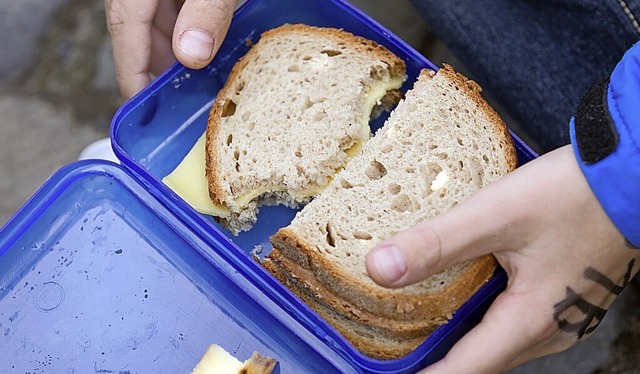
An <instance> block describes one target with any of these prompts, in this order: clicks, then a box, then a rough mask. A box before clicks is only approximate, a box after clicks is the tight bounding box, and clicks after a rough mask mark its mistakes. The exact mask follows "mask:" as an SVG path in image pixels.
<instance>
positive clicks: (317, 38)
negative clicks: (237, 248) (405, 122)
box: [206, 25, 405, 233]
mask: <svg viewBox="0 0 640 374" xmlns="http://www.w3.org/2000/svg"><path fill="white" fill-rule="evenodd" d="M404 79H405V63H404V61H403V60H402V59H400V58H398V57H397V56H395V55H394V54H393V53H391V52H390V51H389V50H387V49H386V48H384V47H382V46H380V45H378V44H376V43H375V42H373V41H370V40H367V39H364V38H361V37H358V36H355V35H353V34H350V33H348V32H346V31H343V30H338V29H333V28H319V27H312V26H307V25H285V26H281V27H278V28H276V29H272V30H269V31H267V32H265V33H264V34H262V36H261V37H260V40H259V41H258V43H256V44H255V45H254V46H253V47H252V48H251V49H250V50H249V52H248V53H247V54H246V55H245V56H244V57H243V58H242V59H241V60H240V61H239V62H238V63H236V65H235V66H234V67H233V69H232V71H231V73H230V75H229V77H228V79H227V82H226V84H225V86H224V87H223V88H222V89H221V90H220V91H219V93H218V95H217V97H216V101H215V103H214V105H213V107H212V109H211V112H210V115H209V121H208V125H207V130H206V175H207V179H208V184H209V194H210V197H211V199H212V201H213V202H214V203H215V204H217V205H222V206H224V207H226V208H227V209H228V210H229V212H230V214H229V215H228V216H227V217H226V218H224V217H223V218H221V222H222V223H223V225H225V226H227V227H228V228H229V229H230V230H231V231H233V232H236V233H237V232H239V231H242V230H247V229H249V228H250V227H251V226H252V225H253V223H255V220H256V213H257V209H258V206H259V205H260V204H263V203H270V204H284V205H289V206H297V205H299V204H302V203H306V202H307V201H308V200H310V198H311V197H313V196H315V195H317V194H318V193H320V192H321V191H322V190H323V189H324V188H325V187H326V186H327V185H328V184H329V182H330V181H331V179H332V178H333V176H334V174H335V173H336V172H338V171H339V170H341V169H342V168H343V167H344V166H345V165H346V164H347V162H348V160H349V159H350V158H351V157H352V156H353V155H355V154H357V153H358V152H359V151H360V149H361V146H362V144H363V143H364V142H365V141H366V140H368V139H369V137H370V132H371V131H370V129H369V119H370V117H371V115H372V112H373V113H374V114H378V113H379V109H380V108H381V107H386V108H390V107H392V106H394V105H395V104H396V103H397V102H398V101H399V100H400V97H401V95H400V91H399V88H400V87H401V85H402V83H403V81H404Z"/></svg>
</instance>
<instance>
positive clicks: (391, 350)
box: [262, 259, 426, 360]
mask: <svg viewBox="0 0 640 374" xmlns="http://www.w3.org/2000/svg"><path fill="white" fill-rule="evenodd" d="M262 264H263V266H264V267H265V268H266V269H267V270H268V271H269V272H270V273H271V274H273V276H274V277H276V279H278V280H279V281H280V282H281V283H282V284H284V285H285V286H287V288H289V289H290V290H293V291H294V293H296V294H297V295H298V297H300V299H302V301H304V302H305V304H307V305H308V306H309V307H311V308H312V309H313V310H314V311H315V312H316V313H318V315H319V316H320V317H322V318H323V319H324V320H325V321H327V322H328V323H329V324H330V325H331V326H333V328H335V329H336V330H337V331H338V332H339V333H340V334H341V335H342V336H343V337H344V338H345V339H347V340H348V341H349V343H351V345H353V347H354V348H356V349H357V350H358V351H360V352H362V353H363V354H365V355H367V356H369V357H373V358H376V359H379V360H395V359H398V358H400V357H403V356H406V355H407V354H409V353H411V352H412V351H413V350H415V349H416V348H417V347H418V346H419V345H420V344H422V343H423V342H424V340H425V339H426V336H418V337H414V338H405V339H402V338H401V339H394V338H390V337H388V336H387V335H385V334H380V333H379V330H371V329H369V328H367V326H363V325H361V324H358V323H357V322H355V321H353V320H351V319H350V318H347V317H344V316H343V315H340V314H338V313H336V312H335V310H333V309H332V308H330V307H328V306H327V305H326V304H322V303H318V302H317V299H316V298H314V297H312V296H310V295H309V294H307V293H305V292H301V293H299V294H298V293H297V292H295V290H296V289H297V286H296V285H295V284H294V283H292V282H291V279H290V278H288V277H287V276H286V275H285V274H284V273H283V272H282V271H281V270H280V269H279V268H278V266H277V265H276V264H275V263H273V262H272V261H271V260H269V259H267V260H266V261H263V262H262Z"/></svg>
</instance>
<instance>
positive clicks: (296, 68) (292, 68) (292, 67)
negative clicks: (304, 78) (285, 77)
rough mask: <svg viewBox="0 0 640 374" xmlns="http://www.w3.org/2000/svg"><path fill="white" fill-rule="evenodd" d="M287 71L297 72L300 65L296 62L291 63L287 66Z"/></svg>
mask: <svg viewBox="0 0 640 374" xmlns="http://www.w3.org/2000/svg"><path fill="white" fill-rule="evenodd" d="M287 71H288V72H290V73H299V72H300V67H299V66H298V65H296V64H293V65H289V67H288V68H287Z"/></svg>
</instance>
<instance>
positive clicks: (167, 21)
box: [153, 0, 179, 45]
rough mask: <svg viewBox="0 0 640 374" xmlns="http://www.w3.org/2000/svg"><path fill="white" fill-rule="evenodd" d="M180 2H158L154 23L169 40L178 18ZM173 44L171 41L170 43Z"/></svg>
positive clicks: (165, 0)
mask: <svg viewBox="0 0 640 374" xmlns="http://www.w3.org/2000/svg"><path fill="white" fill-rule="evenodd" d="M178 9H179V7H178V4H176V2H175V1H171V0H161V1H160V2H159V3H158V11H157V12H156V17H155V18H154V20H153V25H154V26H155V27H156V28H157V29H158V30H159V31H161V32H162V34H164V36H165V37H166V38H167V40H169V41H170V40H171V37H172V36H173V28H174V26H175V24H176V20H177V19H178ZM169 45H171V43H169Z"/></svg>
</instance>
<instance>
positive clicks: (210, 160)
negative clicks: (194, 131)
mask: <svg viewBox="0 0 640 374" xmlns="http://www.w3.org/2000/svg"><path fill="white" fill-rule="evenodd" d="M290 33H308V34H315V35H318V36H321V37H323V38H330V39H335V40H337V41H339V42H342V43H345V44H346V45H348V46H350V47H351V48H352V49H354V50H356V51H358V52H360V53H363V54H367V55H369V56H371V58H373V59H378V60H380V61H382V62H383V63H385V64H386V65H387V66H388V71H389V73H390V74H391V76H404V75H405V70H406V64H405V62H404V61H403V60H402V59H400V58H399V57H397V56H396V55H395V54H393V53H392V52H391V51H389V50H388V49H386V48H385V47H383V46H381V45H379V44H378V43H376V42H374V41H372V40H368V39H366V38H363V37H360V36H356V35H354V34H351V33H349V32H347V31H344V30H342V29H335V28H329V27H315V26H309V25H304V24H294V25H284V26H280V27H277V28H274V29H271V30H267V31H265V32H264V33H263V34H262V35H261V37H260V40H262V39H265V38H272V37H277V36H278V35H280V34H284V35H286V34H290ZM259 48H260V43H259V42H258V43H256V44H254V45H253V46H252V47H251V49H249V51H248V52H247V54H246V55H245V56H243V57H242V58H240V59H239V60H238V62H237V63H236V64H235V65H234V66H233V68H232V69H231V72H230V73H229V76H228V78H227V81H226V83H225V85H224V87H222V89H220V90H219V91H218V94H217V96H216V100H215V102H214V104H213V106H212V108H211V110H210V112H209V117H208V121H207V122H208V123H207V129H206V145H205V149H206V152H205V153H206V160H205V162H206V166H205V172H206V176H207V181H208V183H209V196H210V198H211V200H212V201H213V203H214V204H219V205H226V204H225V201H228V198H229V196H227V193H226V192H225V189H224V187H223V186H222V184H221V183H222V182H221V177H220V173H219V170H220V163H221V160H219V159H217V158H216V152H215V147H216V146H215V145H216V144H218V143H217V142H218V141H219V140H220V139H219V134H220V131H219V130H220V119H221V118H222V117H223V114H224V111H225V108H226V106H227V105H228V104H229V101H230V100H229V98H230V97H231V93H232V92H231V91H232V90H233V87H234V82H235V81H236V79H237V78H238V76H239V74H240V72H241V71H242V70H244V69H245V67H246V66H247V64H248V63H250V62H251V61H252V60H253V59H254V58H255V57H256V56H257V55H258V53H259ZM371 74H372V75H373V74H375V72H371ZM390 97H391V98H395V99H397V100H399V99H400V95H397V94H395V95H391V96H390Z"/></svg>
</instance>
